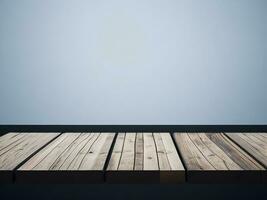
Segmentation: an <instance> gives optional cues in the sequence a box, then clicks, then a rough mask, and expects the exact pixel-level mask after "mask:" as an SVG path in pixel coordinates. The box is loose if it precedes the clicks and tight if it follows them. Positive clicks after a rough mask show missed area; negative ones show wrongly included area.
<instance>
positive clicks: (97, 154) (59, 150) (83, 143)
mask: <svg viewBox="0 0 267 200" xmlns="http://www.w3.org/2000/svg"><path fill="white" fill-rule="evenodd" d="M114 137H115V133H64V134H62V135H60V136H59V137H58V138H57V139H56V140H54V141H53V142H51V143H50V144H49V145H47V146H46V147H45V148H43V149H42V150H41V151H40V152H38V153H37V154H35V155H34V156H33V157H32V158H31V159H30V160H29V161H27V162H26V163H25V164H24V165H22V166H21V167H20V168H19V169H18V170H17V171H16V180H17V182H20V183H25V182H27V183H46V182H48V183H98V182H103V181H104V166H105V163H106V159H107V157H108V153H109V150H110V148H111V145H112V142H113V139H114Z"/></svg>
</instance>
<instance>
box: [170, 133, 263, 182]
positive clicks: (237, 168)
mask: <svg viewBox="0 0 267 200" xmlns="http://www.w3.org/2000/svg"><path fill="white" fill-rule="evenodd" d="M174 140H175V142H176V144H177V147H178V149H179V152H180V154H181V157H182V159H183V161H184V163H185V168H186V170H187V179H188V181H189V182H200V183H205V182H216V183H220V182H257V183H258V182H261V181H262V177H263V174H264V173H265V170H264V167H263V166H262V165H261V164H260V163H259V162H257V160H256V159H254V158H252V157H251V156H250V155H249V154H247V153H246V152H245V151H244V150H242V149H241V148H240V147H239V146H238V145H236V144H235V143H234V142H233V141H231V140H230V139H229V138H228V137H226V136H225V135H224V134H221V133H175V134H174Z"/></svg>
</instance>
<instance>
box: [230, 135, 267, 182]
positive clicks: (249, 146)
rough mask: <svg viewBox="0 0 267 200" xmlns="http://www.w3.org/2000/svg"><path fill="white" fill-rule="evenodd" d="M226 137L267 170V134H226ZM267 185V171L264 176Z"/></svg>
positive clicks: (263, 179)
mask: <svg viewBox="0 0 267 200" xmlns="http://www.w3.org/2000/svg"><path fill="white" fill-rule="evenodd" d="M226 135H227V136H228V137H229V138H230V139H232V140H233V141H234V142H235V143H236V144H238V145H239V146H240V147H241V148H242V149H244V150H245V151H246V152H247V153H248V154H250V155H251V156H252V157H253V158H255V159H256V160H257V161H258V162H259V163H261V164H262V165H263V166H264V167H265V168H266V169H267V133H226ZM262 181H263V182H264V183H267V171H266V170H265V171H264V173H263V176H262Z"/></svg>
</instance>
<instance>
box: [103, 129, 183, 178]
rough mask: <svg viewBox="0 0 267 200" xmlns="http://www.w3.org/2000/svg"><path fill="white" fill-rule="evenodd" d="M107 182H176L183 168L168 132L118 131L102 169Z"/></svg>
mask: <svg viewBox="0 0 267 200" xmlns="http://www.w3.org/2000/svg"><path fill="white" fill-rule="evenodd" d="M106 180H107V182H109V183H179V182H184V181H185V171H184V167H183V165H182V162H181V160H180V158H179V155H178V153H177V151H176V149H175V146H174V143H173V141H172V138H171V135H170V134H169V133H119V134H118V136H117V140H116V142H115V145H114V149H113V151H112V154H111V158H110V161H109V163H108V167H107V171H106Z"/></svg>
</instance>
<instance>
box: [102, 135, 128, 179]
mask: <svg viewBox="0 0 267 200" xmlns="http://www.w3.org/2000/svg"><path fill="white" fill-rule="evenodd" d="M125 134H126V133H125ZM117 137H118V132H115V136H114V138H113V141H112V143H111V146H110V148H109V151H108V155H107V158H106V161H105V164H104V169H103V170H104V183H106V182H107V181H106V172H107V168H108V164H109V161H110V159H111V156H112V152H113V149H114V146H115V143H116V140H117Z"/></svg>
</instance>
